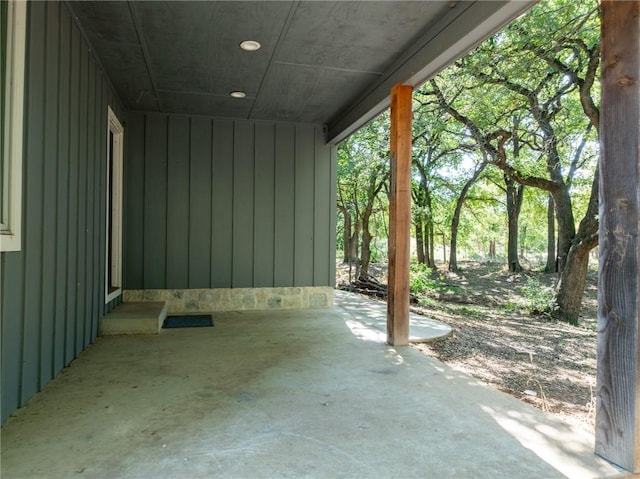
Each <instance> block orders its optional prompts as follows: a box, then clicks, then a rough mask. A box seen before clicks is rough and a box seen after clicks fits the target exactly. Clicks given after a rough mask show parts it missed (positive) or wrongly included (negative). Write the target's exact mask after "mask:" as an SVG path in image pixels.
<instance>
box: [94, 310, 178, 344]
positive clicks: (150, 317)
mask: <svg viewBox="0 0 640 479" xmlns="http://www.w3.org/2000/svg"><path fill="white" fill-rule="evenodd" d="M166 317H167V303H166V302H164V301H158V302H140V303H121V304H119V305H118V306H116V307H115V308H114V309H113V310H112V311H111V312H110V313H109V314H107V315H106V316H105V317H103V318H102V321H100V336H109V335H114V334H158V332H160V328H162V323H163V321H164V319H165V318H166Z"/></svg>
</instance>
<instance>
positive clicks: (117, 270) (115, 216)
mask: <svg viewBox="0 0 640 479" xmlns="http://www.w3.org/2000/svg"><path fill="white" fill-rule="evenodd" d="M107 108H108V121H107V161H106V170H107V175H106V176H107V189H106V195H107V202H106V204H107V207H108V205H109V194H110V192H111V188H112V185H111V184H110V181H109V180H110V176H111V175H110V174H109V158H110V153H111V152H110V148H111V142H110V141H109V133H113V146H114V151H113V173H112V176H113V179H114V181H113V183H114V184H113V188H114V189H113V198H112V202H113V203H112V205H113V210H112V215H111V218H112V221H111V224H110V222H109V212H108V211H107V214H106V222H107V227H106V232H107V236H106V238H105V239H106V242H105V246H106V248H105V253H106V254H105V263H106V264H105V266H106V268H105V304H106V303H109V302H110V301H113V300H114V299H115V298H117V297H118V296H120V295H121V294H122V217H123V211H122V188H123V151H124V128H123V126H122V124H121V123H120V121H119V120H118V117H117V116H116V114H115V113H114V112H113V110H112V109H111V107H107ZM112 225H113V230H112V228H111V226H112ZM109 235H111V246H112V252H111V255H110V254H109V250H108V248H109ZM109 258H111V264H109ZM109 271H111V279H112V285H113V286H117V289H115V290H114V291H112V292H109V286H110V285H109Z"/></svg>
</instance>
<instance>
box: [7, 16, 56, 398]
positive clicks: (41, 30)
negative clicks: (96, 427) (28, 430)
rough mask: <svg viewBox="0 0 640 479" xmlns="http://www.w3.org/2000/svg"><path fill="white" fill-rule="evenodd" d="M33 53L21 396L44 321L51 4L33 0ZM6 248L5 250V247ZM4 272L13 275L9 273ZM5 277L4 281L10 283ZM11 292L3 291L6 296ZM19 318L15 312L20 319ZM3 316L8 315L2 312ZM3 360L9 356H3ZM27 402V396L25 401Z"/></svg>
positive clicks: (35, 368)
mask: <svg viewBox="0 0 640 479" xmlns="http://www.w3.org/2000/svg"><path fill="white" fill-rule="evenodd" d="M29 12H30V14H29V22H30V28H29V31H28V35H29V40H28V45H29V50H28V51H29V56H28V58H27V60H28V67H27V68H28V70H27V75H28V76H27V78H26V82H25V83H26V85H25V87H26V88H25V90H26V96H27V98H26V102H27V106H26V112H25V116H26V127H27V128H26V132H25V136H26V137H27V138H26V140H25V141H26V145H25V146H26V155H25V163H26V165H24V168H25V174H26V178H25V179H23V181H25V187H26V188H25V191H26V194H25V200H26V204H23V208H24V209H25V210H26V212H27V214H26V215H25V217H24V219H25V230H24V239H23V251H24V257H25V291H24V303H25V307H24V324H23V329H22V342H23V350H22V384H21V396H20V397H21V400H22V398H29V397H31V396H33V395H34V394H35V393H36V392H37V391H38V383H39V382H40V371H39V369H40V340H41V338H40V329H41V324H42V243H43V237H42V232H43V228H42V222H43V212H42V206H43V204H42V201H43V198H42V191H43V175H44V173H43V169H44V162H43V158H44V115H43V114H42V113H43V110H44V106H45V86H46V85H45V84H44V83H43V82H41V81H38V79H44V78H46V73H45V58H46V57H45V41H46V24H47V22H46V5H44V4H33V5H30V9H29ZM3 254H6V253H3ZM3 273H4V275H5V276H4V277H8V276H7V273H5V272H3ZM5 282H6V281H3V283H5ZM7 300H8V301H11V298H7V297H3V302H4V301H7ZM19 319H20V318H16V320H19ZM3 321H4V317H3ZM3 362H4V361H3ZM21 402H22V401H21Z"/></svg>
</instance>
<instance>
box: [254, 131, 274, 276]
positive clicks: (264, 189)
mask: <svg viewBox="0 0 640 479" xmlns="http://www.w3.org/2000/svg"><path fill="white" fill-rule="evenodd" d="M255 128H256V129H255V151H256V158H255V185H254V186H255V190H254V195H253V198H254V202H253V204H254V206H253V207H254V216H255V224H254V229H253V283H254V284H253V285H254V286H255V287H257V288H261V287H272V286H273V248H274V244H275V238H274V231H275V228H274V217H275V216H274V214H275V209H274V198H275V196H274V195H275V184H274V179H275V176H274V174H275V126H274V125H270V124H264V123H257V124H256V127H255Z"/></svg>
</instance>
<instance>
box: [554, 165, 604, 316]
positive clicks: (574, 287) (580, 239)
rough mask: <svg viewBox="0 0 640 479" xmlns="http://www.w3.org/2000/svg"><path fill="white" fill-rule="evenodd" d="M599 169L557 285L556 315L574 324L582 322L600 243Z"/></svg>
mask: <svg viewBox="0 0 640 479" xmlns="http://www.w3.org/2000/svg"><path fill="white" fill-rule="evenodd" d="M599 173H600V172H599V168H598V167H596V173H595V176H594V180H593V184H592V186H591V196H590V197H589V206H588V207H587V212H586V214H585V216H584V218H583V219H582V221H581V222H580V226H579V228H578V233H577V234H576V236H575V239H574V241H573V245H572V246H571V249H570V250H569V254H568V255H567V260H566V262H565V265H564V268H563V269H562V271H561V272H560V280H559V281H558V286H557V297H556V306H557V310H556V311H555V312H554V315H555V316H556V317H557V318H558V319H561V320H562V321H567V322H569V323H572V324H578V317H579V315H580V308H581V306H582V296H583V294H584V287H585V282H586V280H587V270H588V266H589V252H590V251H591V250H592V249H593V248H595V247H596V246H597V245H598V191H599V186H598V181H599V176H600V174H599Z"/></svg>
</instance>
